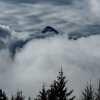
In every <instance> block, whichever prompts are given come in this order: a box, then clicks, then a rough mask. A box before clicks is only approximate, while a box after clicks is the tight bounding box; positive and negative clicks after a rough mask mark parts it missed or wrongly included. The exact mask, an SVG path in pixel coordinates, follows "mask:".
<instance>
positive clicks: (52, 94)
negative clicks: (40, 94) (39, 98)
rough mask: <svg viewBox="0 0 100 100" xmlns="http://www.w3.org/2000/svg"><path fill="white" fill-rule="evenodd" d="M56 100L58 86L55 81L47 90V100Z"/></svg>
mask: <svg viewBox="0 0 100 100" xmlns="http://www.w3.org/2000/svg"><path fill="white" fill-rule="evenodd" d="M57 99H58V86H57V81H54V83H53V84H51V85H50V89H48V100H57Z"/></svg>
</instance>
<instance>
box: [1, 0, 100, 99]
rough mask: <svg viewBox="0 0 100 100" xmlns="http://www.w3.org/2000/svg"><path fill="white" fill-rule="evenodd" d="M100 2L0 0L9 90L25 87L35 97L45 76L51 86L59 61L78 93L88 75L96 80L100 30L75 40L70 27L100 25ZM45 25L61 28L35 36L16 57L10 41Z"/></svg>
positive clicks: (4, 83)
mask: <svg viewBox="0 0 100 100" xmlns="http://www.w3.org/2000/svg"><path fill="white" fill-rule="evenodd" d="M99 5H100V1H99V0H88V1H87V0H50V1H49V0H0V7H1V8H0V88H2V89H3V90H4V91H6V93H7V94H8V95H9V96H11V95H12V93H16V91H17V90H23V93H24V94H25V95H27V96H29V95H31V96H32V97H35V95H36V94H37V93H38V91H39V90H40V89H41V87H42V84H43V82H45V83H46V87H49V85H50V84H51V83H52V81H53V80H54V79H55V78H56V76H57V75H58V72H59V70H60V68H61V66H62V67H63V69H64V73H65V75H66V78H67V79H68V80H69V82H68V86H69V88H70V89H74V90H75V91H74V94H75V95H77V96H79V95H80V92H81V90H82V89H83V88H84V87H85V85H86V83H87V81H88V80H90V79H91V80H92V82H93V83H94V84H95V83H96V82H97V81H98V79H99V78H100V77H99V76H100V73H99V70H100V53H99V51H100V43H99V42H100V36H99V34H98V35H93V34H92V33H91V36H90V37H87V38H85V37H83V38H80V39H78V40H76V41H74V40H69V39H68V33H70V32H72V31H82V30H86V32H87V31H88V32H91V31H90V30H91V27H90V26H93V25H94V26H96V25H100V7H99ZM46 26H52V27H53V28H55V29H56V30H57V31H59V32H60V33H62V34H60V35H56V36H51V37H47V38H44V39H32V40H30V41H29V42H28V43H26V44H25V46H24V47H23V48H21V49H18V50H16V54H15V55H14V58H13V59H12V57H11V56H10V51H9V47H10V46H11V45H13V44H14V43H15V41H19V40H25V39H27V38H29V37H30V35H31V34H34V33H35V32H36V31H39V32H41V31H42V30H43V29H44V28H45V27H46ZM88 27H90V28H88ZM95 31H96V30H94V34H95ZM95 85H96V84H95Z"/></svg>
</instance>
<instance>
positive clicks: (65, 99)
mask: <svg viewBox="0 0 100 100" xmlns="http://www.w3.org/2000/svg"><path fill="white" fill-rule="evenodd" d="M66 83H67V80H66V77H65V76H64V74H63V70H62V68H61V71H60V72H59V75H58V76H57V80H55V81H54V83H53V84H52V85H51V89H50V90H49V94H48V100H73V99H74V98H75V96H72V97H70V96H71V94H72V93H73V90H71V91H70V92H68V87H66Z"/></svg>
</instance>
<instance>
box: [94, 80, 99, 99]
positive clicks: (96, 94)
mask: <svg viewBox="0 0 100 100" xmlns="http://www.w3.org/2000/svg"><path fill="white" fill-rule="evenodd" d="M95 100H100V79H99V86H98V89H97V93H95Z"/></svg>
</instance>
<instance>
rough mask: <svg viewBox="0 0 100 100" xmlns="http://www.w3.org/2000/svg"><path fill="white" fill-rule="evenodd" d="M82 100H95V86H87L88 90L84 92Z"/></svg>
mask: <svg viewBox="0 0 100 100" xmlns="http://www.w3.org/2000/svg"><path fill="white" fill-rule="evenodd" d="M82 95H83V97H82V100H94V90H93V85H92V84H91V81H90V83H89V84H88V83H87V85H86V88H85V89H84V91H83V92H82Z"/></svg>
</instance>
